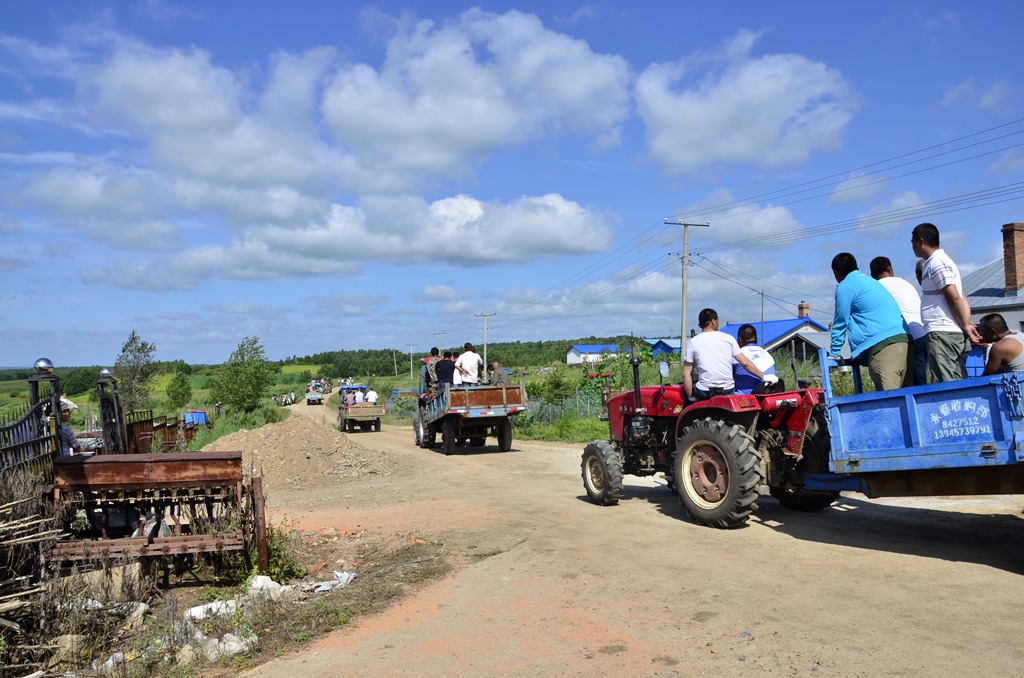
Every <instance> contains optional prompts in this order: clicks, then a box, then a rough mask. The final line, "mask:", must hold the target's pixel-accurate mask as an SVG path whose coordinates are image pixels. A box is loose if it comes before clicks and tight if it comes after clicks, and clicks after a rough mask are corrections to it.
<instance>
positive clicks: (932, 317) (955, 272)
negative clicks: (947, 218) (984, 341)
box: [910, 223, 981, 381]
mask: <svg viewBox="0 0 1024 678" xmlns="http://www.w3.org/2000/svg"><path fill="white" fill-rule="evenodd" d="M910 244H911V246H912V247H913V248H914V254H915V255H916V256H918V257H921V258H923V259H924V260H925V262H924V269H923V270H922V271H921V293H922V296H921V322H922V323H923V324H924V331H925V343H926V344H927V345H928V367H929V368H930V369H931V371H932V376H933V377H935V380H936V381H953V380H955V379H964V378H966V377H967V366H966V362H967V351H968V350H970V348H971V346H970V342H975V343H978V344H980V343H981V335H980V334H978V329H977V327H975V325H974V323H972V322H971V307H970V304H968V303H967V298H966V297H965V296H964V291H963V285H962V284H961V283H960V270H959V269H958V268H957V267H956V264H955V263H953V260H952V259H950V258H949V255H947V254H946V253H945V252H944V251H943V250H941V249H940V248H939V229H938V228H936V227H935V225H934V224H928V223H924V224H918V225H917V226H915V227H914V230H913V231H912V232H911V234H910Z"/></svg>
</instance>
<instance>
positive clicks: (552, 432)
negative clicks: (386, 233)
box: [514, 412, 610, 443]
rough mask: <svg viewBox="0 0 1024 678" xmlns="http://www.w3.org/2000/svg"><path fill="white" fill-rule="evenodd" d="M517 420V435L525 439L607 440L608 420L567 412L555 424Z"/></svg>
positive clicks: (576, 441)
mask: <svg viewBox="0 0 1024 678" xmlns="http://www.w3.org/2000/svg"><path fill="white" fill-rule="evenodd" d="M514 421H515V427H516V428H515V435H516V437H517V438H520V439H524V440H551V441H559V442H565V443H589V442H590V441H592V440H607V439H608V437H609V435H610V434H609V431H608V422H607V421H601V420H600V419H597V418H593V417H590V418H587V417H580V416H578V415H576V414H575V413H573V412H567V413H565V414H563V415H561V416H560V417H558V419H556V420H555V423H553V424H542V423H537V422H533V421H529V420H526V419H523V420H522V421H516V420H514Z"/></svg>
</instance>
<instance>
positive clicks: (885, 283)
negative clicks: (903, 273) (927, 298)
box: [871, 257, 928, 386]
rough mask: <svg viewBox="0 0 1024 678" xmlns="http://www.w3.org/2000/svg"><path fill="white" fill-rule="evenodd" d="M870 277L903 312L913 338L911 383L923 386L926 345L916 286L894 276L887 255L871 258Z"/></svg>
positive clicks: (926, 355) (926, 379)
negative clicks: (890, 296) (878, 283)
mask: <svg viewBox="0 0 1024 678" xmlns="http://www.w3.org/2000/svg"><path fill="white" fill-rule="evenodd" d="M923 270H924V269H923V264H922V271H923ZM871 277H872V278H874V279H875V280H877V281H878V282H880V283H882V287H884V288H885V289H886V291H887V292H889V294H891V295H892V298H893V299H895V300H896V305H897V306H899V307H900V313H902V314H903V320H905V321H906V323H907V327H908V328H909V329H910V337H911V339H913V351H914V358H913V360H914V363H913V365H914V383H913V384H912V385H913V386H923V385H924V384H927V383H928V347H927V346H926V345H925V331H924V324H923V323H922V322H921V297H920V295H918V293H917V288H916V287H914V286H913V285H912V284H911V283H909V282H907V281H906V280H904V279H903V278H897V277H896V274H895V273H893V271H892V262H891V261H889V257H875V258H874V259H872V260H871ZM918 282H920V281H918Z"/></svg>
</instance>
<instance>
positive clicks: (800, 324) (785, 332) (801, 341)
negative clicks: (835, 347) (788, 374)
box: [719, 302, 831, 360]
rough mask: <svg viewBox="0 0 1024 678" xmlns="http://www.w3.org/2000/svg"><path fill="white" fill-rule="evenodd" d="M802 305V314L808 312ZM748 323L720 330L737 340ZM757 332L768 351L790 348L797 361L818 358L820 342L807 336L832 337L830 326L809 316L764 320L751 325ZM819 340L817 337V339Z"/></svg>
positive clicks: (760, 343)
mask: <svg viewBox="0 0 1024 678" xmlns="http://www.w3.org/2000/svg"><path fill="white" fill-rule="evenodd" d="M800 304H801V313H805V312H806V310H805V309H806V306H805V304H804V302H800ZM746 324H748V323H729V324H728V325H725V326H723V327H720V328H719V329H720V330H721V331H722V332H725V333H727V334H731V335H732V336H733V338H736V337H737V335H738V334H739V331H740V326H742V325H746ZM749 324H750V325H753V326H754V329H756V330H757V341H758V344H759V345H760V346H762V347H763V348H764V349H765V350H767V351H773V350H775V349H777V348H786V347H788V348H789V349H790V351H791V353H792V355H793V356H794V357H795V358H796V359H797V360H808V359H809V360H813V359H816V358H817V356H818V344H819V343H820V342H817V341H813V340H811V339H810V338H809V337H808V336H806V335H807V334H810V333H817V334H824V337H825V338H828V337H830V336H831V331H830V330H829V328H828V326H826V325H822V324H821V323H819V322H818V321H817V320H814V319H813V318H811V317H810V316H809V315H804V316H801V317H798V318H785V319H783V320H764V321H756V322H751V323H749ZM815 338H817V337H815Z"/></svg>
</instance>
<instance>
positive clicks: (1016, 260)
mask: <svg viewBox="0 0 1024 678" xmlns="http://www.w3.org/2000/svg"><path fill="white" fill-rule="evenodd" d="M1003 272H1004V273H1005V275H1006V287H1005V288H1004V289H1005V290H1006V291H1007V292H1016V291H1017V290H1019V289H1021V288H1022V287H1024V224H1022V223H1020V222H1014V223H1011V224H1003Z"/></svg>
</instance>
